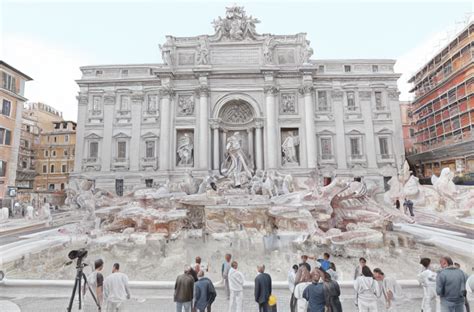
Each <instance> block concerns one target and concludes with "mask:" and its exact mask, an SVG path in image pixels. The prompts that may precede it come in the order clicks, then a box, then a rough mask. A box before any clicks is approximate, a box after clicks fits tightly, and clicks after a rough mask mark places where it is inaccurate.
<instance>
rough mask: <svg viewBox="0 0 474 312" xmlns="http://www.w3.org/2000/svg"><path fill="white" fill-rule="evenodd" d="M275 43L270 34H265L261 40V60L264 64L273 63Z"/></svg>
mask: <svg viewBox="0 0 474 312" xmlns="http://www.w3.org/2000/svg"><path fill="white" fill-rule="evenodd" d="M275 46H276V43H275V40H273V37H272V36H267V37H266V38H265V41H264V42H263V60H264V62H265V64H272V63H273V50H274V49H275Z"/></svg>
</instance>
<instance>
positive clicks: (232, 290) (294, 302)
mask: <svg viewBox="0 0 474 312" xmlns="http://www.w3.org/2000/svg"><path fill="white" fill-rule="evenodd" d="M330 258H331V256H330V254H329V253H324V254H323V256H322V257H321V258H316V257H310V256H307V255H303V256H301V263H299V264H298V265H297V264H295V265H293V266H292V268H291V269H290V270H289V272H288V286H289V290H290V293H291V294H290V302H289V303H290V312H341V311H343V309H342V304H341V301H340V299H339V297H340V295H341V289H340V286H339V283H338V282H339V281H340V279H341V277H340V274H339V272H338V271H337V270H336V265H335V263H334V262H331V261H330ZM195 260H196V261H195V263H194V264H193V265H187V266H186V267H185V269H184V272H183V273H182V274H180V275H179V276H178V277H177V278H176V282H175V287H174V301H175V303H176V311H177V312H183V311H184V312H191V311H192V312H211V309H212V304H213V303H214V301H215V299H216V297H217V292H216V289H215V287H214V283H213V282H212V281H211V280H210V279H209V278H208V277H207V276H206V275H207V273H208V266H207V265H205V264H204V263H203V262H202V260H201V258H200V257H196V259H195ZM310 260H312V261H313V264H312V265H311V264H310ZM420 265H421V268H422V269H421V271H420V273H419V274H418V281H419V283H420V285H421V286H422V287H423V300H422V304H421V307H419V309H420V310H421V311H422V312H435V311H437V299H438V298H439V300H440V307H441V312H464V311H466V312H470V306H469V302H468V300H467V298H466V293H467V291H470V292H472V291H473V290H474V275H471V276H470V277H469V276H468V275H467V274H466V273H464V272H463V271H462V270H461V269H460V266H459V264H457V263H454V262H453V261H452V259H451V258H450V257H441V259H440V269H434V268H433V266H432V263H431V260H430V259H429V258H422V259H421V261H420ZM103 267H104V262H103V261H102V260H100V259H99V260H97V261H95V271H94V272H92V273H91V274H90V275H89V277H88V280H89V285H90V288H89V287H85V286H84V288H83V294H84V298H85V307H86V309H85V311H97V305H96V303H95V302H94V300H93V297H96V298H97V300H98V303H99V305H100V306H104V307H105V309H103V310H102V311H107V312H109V311H110V312H112V311H113V312H117V311H120V310H121V306H122V304H123V302H124V301H126V300H128V299H130V290H129V287H128V277H127V276H126V275H125V274H123V273H121V272H120V266H119V264H118V263H115V264H114V265H113V269H112V274H110V275H109V276H108V277H107V278H105V279H104V277H103V275H102V270H103ZM220 273H221V276H222V283H223V286H224V290H225V296H226V299H227V300H228V311H229V312H243V311H244V310H243V301H244V283H245V278H244V274H243V273H242V272H241V271H240V270H239V264H238V262H237V261H235V260H233V259H232V256H231V254H226V255H225V259H224V261H223V263H222V266H221V270H220ZM353 279H354V283H353V284H354V292H355V301H354V305H355V308H354V309H351V311H353V310H357V311H359V312H382V311H390V312H396V311H404V309H403V308H402V304H403V303H404V301H405V299H406V297H405V294H404V292H403V290H402V287H401V286H400V285H399V284H398V282H397V280H396V279H395V278H394V277H391V276H385V273H384V272H383V270H382V269H380V268H374V269H371V268H370V267H369V266H368V264H367V260H366V259H365V258H360V259H359V263H358V265H357V266H356V267H355V270H354V275H353ZM88 291H89V292H93V295H94V296H92V294H91V295H88ZM254 297H255V298H254V299H255V302H256V306H255V309H256V310H257V309H258V311H259V312H272V311H276V298H275V296H274V295H273V294H272V278H271V276H270V275H269V274H268V273H266V272H265V265H263V264H261V265H258V266H257V276H256V277H255V288H254Z"/></svg>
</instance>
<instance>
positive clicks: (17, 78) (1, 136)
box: [0, 60, 32, 207]
mask: <svg viewBox="0 0 474 312" xmlns="http://www.w3.org/2000/svg"><path fill="white" fill-rule="evenodd" d="M0 75H1V76H0V207H3V206H7V207H9V206H10V205H11V199H12V197H10V196H9V195H13V194H8V189H9V187H12V188H14V187H15V179H16V172H17V171H16V170H17V162H18V149H19V144H20V135H21V117H22V110H23V103H24V102H25V101H26V98H25V97H24V94H25V82H27V81H30V80H32V79H31V78H30V77H28V76H27V75H25V74H24V73H22V72H21V71H19V70H18V69H16V68H14V67H12V66H10V65H9V64H7V63H5V62H4V61H1V60H0Z"/></svg>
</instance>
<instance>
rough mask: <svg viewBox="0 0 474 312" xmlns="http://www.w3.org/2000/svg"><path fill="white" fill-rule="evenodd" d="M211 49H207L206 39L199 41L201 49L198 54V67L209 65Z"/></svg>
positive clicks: (199, 48)
mask: <svg viewBox="0 0 474 312" xmlns="http://www.w3.org/2000/svg"><path fill="white" fill-rule="evenodd" d="M208 57H209V48H208V47H207V42H206V39H204V38H201V39H199V47H198V52H197V56H196V58H197V64H198V65H207V64H209V59H208Z"/></svg>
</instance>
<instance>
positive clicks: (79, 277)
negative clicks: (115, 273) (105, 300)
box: [67, 258, 101, 312]
mask: <svg viewBox="0 0 474 312" xmlns="http://www.w3.org/2000/svg"><path fill="white" fill-rule="evenodd" d="M86 265H87V264H84V263H82V258H78V259H77V265H76V271H77V273H76V280H75V282H74V288H73V289H72V294H71V298H70V299H69V305H68V308H67V312H71V311H72V304H73V303H74V297H75V295H76V291H77V289H78V288H79V291H78V292H77V295H78V297H79V310H80V311H81V310H82V292H81V291H82V287H81V282H82V280H83V279H84V286H87V288H88V289H89V292H90V294H91V296H92V298H93V299H94V302H95V304H96V305H97V309H98V311H101V307H100V304H99V301H98V300H97V298H96V297H95V294H94V292H93V291H92V289H91V286H90V285H89V283H88V282H87V277H86V275H85V274H84V272H83V271H84V267H85V266H86Z"/></svg>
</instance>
